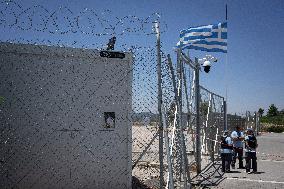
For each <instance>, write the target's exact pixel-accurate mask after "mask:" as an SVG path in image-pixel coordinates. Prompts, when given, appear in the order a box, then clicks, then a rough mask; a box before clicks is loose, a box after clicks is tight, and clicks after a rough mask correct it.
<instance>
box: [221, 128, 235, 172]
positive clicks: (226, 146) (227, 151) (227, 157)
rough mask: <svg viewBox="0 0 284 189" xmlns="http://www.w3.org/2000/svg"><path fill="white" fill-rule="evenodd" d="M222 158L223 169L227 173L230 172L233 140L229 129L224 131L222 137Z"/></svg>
mask: <svg viewBox="0 0 284 189" xmlns="http://www.w3.org/2000/svg"><path fill="white" fill-rule="evenodd" d="M220 151H221V160H222V171H223V172H224V173H225V172H226V173H229V172H230V165H231V162H232V152H233V141H232V139H231V137H230V136H229V132H228V131H224V133H223V136H222V139H221V149H220Z"/></svg>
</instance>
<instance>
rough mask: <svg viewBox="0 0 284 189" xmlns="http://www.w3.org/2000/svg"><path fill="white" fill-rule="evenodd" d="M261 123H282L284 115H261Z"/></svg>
mask: <svg viewBox="0 0 284 189" xmlns="http://www.w3.org/2000/svg"><path fill="white" fill-rule="evenodd" d="M260 122H261V123H271V124H275V125H284V115H277V116H272V117H271V116H262V117H261V118H260Z"/></svg>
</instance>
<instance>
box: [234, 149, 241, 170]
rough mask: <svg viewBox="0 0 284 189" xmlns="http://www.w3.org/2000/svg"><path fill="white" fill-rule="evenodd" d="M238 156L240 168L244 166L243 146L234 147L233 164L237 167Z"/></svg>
mask: <svg viewBox="0 0 284 189" xmlns="http://www.w3.org/2000/svg"><path fill="white" fill-rule="evenodd" d="M237 156H238V159H239V168H243V167H244V165H243V148H236V147H234V153H233V161H232V166H233V167H235V164H236V160H237Z"/></svg>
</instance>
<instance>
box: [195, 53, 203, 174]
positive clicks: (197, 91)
mask: <svg viewBox="0 0 284 189" xmlns="http://www.w3.org/2000/svg"><path fill="white" fill-rule="evenodd" d="M199 68H200V66H199V63H198V58H195V68H194V73H195V105H196V142H195V145H196V147H195V150H196V155H195V158H196V165H197V167H196V171H197V174H199V173H200V172H201V141H200V88H199Z"/></svg>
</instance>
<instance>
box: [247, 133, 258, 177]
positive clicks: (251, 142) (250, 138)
mask: <svg viewBox="0 0 284 189" xmlns="http://www.w3.org/2000/svg"><path fill="white" fill-rule="evenodd" d="M257 146H258V144H257V140H256V137H255V136H254V134H253V130H252V129H248V130H247V136H246V137H245V158H246V172H247V173H248V174H250V173H256V172H257V162H256V148H257ZM251 167H252V170H253V171H252V172H250V168H251Z"/></svg>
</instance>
